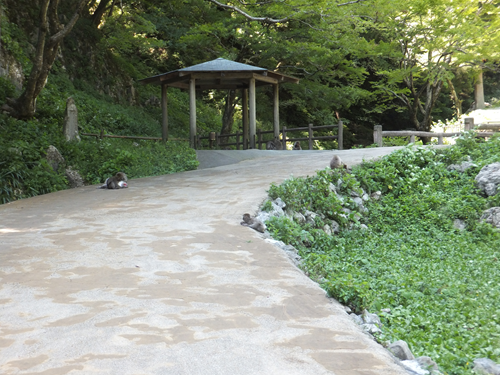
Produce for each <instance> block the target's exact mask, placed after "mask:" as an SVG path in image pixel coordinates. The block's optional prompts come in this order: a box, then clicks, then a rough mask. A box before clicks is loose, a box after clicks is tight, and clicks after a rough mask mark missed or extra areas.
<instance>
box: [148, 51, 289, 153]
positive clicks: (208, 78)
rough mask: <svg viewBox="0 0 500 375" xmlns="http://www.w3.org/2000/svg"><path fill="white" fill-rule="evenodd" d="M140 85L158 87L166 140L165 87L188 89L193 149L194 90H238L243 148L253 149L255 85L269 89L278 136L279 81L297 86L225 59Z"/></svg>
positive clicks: (281, 77) (275, 133) (151, 78)
mask: <svg viewBox="0 0 500 375" xmlns="http://www.w3.org/2000/svg"><path fill="white" fill-rule="evenodd" d="M141 82H142V83H144V84H153V85H160V86H161V87H162V90H161V97H162V99H161V102H162V112H163V115H162V138H163V140H164V141H166V140H167V139H168V104H167V88H168V87H177V88H180V89H185V90H189V129H190V130H189V139H190V144H191V146H192V147H196V139H195V138H196V90H213V89H219V90H241V91H242V107H243V108H242V112H243V143H244V146H243V148H244V149H246V148H247V147H250V148H255V144H256V143H255V142H256V109H255V108H256V105H255V89H256V87H258V86H266V85H270V86H273V99H272V100H273V124H274V125H273V128H274V136H275V137H278V136H279V89H278V85H279V84H280V83H283V82H292V83H299V80H298V79H297V78H294V77H290V76H286V75H284V74H281V73H278V72H274V71H271V70H267V69H265V68H259V67H257V66H252V65H247V64H242V63H238V62H234V61H230V60H225V59H221V58H219V59H215V60H212V61H207V62H204V63H201V64H197V65H193V66H190V67H187V68H183V69H178V70H173V71H171V72H168V73H163V74H159V75H156V76H153V77H149V78H145V79H142V80H141Z"/></svg>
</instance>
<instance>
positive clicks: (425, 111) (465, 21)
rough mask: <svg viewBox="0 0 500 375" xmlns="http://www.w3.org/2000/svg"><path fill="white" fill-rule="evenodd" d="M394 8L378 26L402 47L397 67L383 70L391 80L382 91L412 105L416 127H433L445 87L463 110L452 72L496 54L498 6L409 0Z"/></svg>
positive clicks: (499, 41)
mask: <svg viewBox="0 0 500 375" xmlns="http://www.w3.org/2000/svg"><path fill="white" fill-rule="evenodd" d="M393 6H394V12H392V13H391V14H389V15H388V16H387V17H386V18H385V19H384V20H383V22H381V23H379V24H378V25H377V26H382V27H383V28H385V31H386V32H387V31H388V32H389V37H390V39H392V40H393V41H394V42H395V45H397V48H398V49H399V51H400V57H399V59H398V64H399V69H395V70H392V71H384V72H380V74H381V75H383V76H385V77H386V78H387V79H386V82H385V87H384V89H385V90H387V92H388V93H390V94H391V95H392V96H394V97H396V98H398V99H399V100H400V102H401V103H402V104H403V105H404V106H405V107H406V108H407V109H408V111H409V114H410V119H411V121H412V124H413V126H414V127H415V128H416V129H418V130H422V131H429V130H430V127H431V124H432V111H433V109H434V106H435V104H436V101H437V99H438V97H439V95H440V93H441V91H442V89H443V87H444V85H449V86H450V90H451V92H452V98H453V100H454V101H455V107H456V108H460V101H459V98H458V96H457V95H456V93H455V90H454V87H453V82H452V80H453V77H454V75H453V72H454V71H457V69H458V68H461V67H469V68H471V69H474V68H476V69H477V68H478V67H480V66H481V65H483V64H484V61H485V60H486V59H488V58H493V59H494V58H498V47H499V46H500V32H499V31H498V30H499V27H500V8H499V7H498V5H497V4H496V3H495V1H493V0H489V1H483V2H472V1H470V0H451V1H450V0H408V1H406V2H404V3H400V4H399V3H398V2H394V3H393ZM401 84H402V86H401Z"/></svg>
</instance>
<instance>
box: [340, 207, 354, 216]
mask: <svg viewBox="0 0 500 375" xmlns="http://www.w3.org/2000/svg"><path fill="white" fill-rule="evenodd" d="M342 211H343V212H345V213H346V214H347V215H349V214H350V213H351V212H352V211H351V210H350V209H348V208H345V207H344V208H342Z"/></svg>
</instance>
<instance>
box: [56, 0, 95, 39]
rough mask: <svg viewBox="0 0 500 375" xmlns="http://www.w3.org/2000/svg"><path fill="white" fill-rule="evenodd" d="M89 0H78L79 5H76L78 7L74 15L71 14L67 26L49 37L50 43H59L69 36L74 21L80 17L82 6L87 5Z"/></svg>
mask: <svg viewBox="0 0 500 375" xmlns="http://www.w3.org/2000/svg"><path fill="white" fill-rule="evenodd" d="M88 1H89V0H80V3H79V4H78V7H77V8H76V10H75V13H74V14H73V17H72V18H71V20H70V21H69V22H68V24H67V25H66V26H65V27H64V28H63V29H62V30H60V31H59V32H58V33H56V34H54V35H52V36H51V37H50V42H51V43H59V42H60V41H61V40H63V38H64V37H65V36H66V35H68V34H69V32H70V31H71V29H72V28H73V26H75V23H76V21H78V18H79V17H80V12H81V11H82V9H83V6H84V5H85V4H87V3H88Z"/></svg>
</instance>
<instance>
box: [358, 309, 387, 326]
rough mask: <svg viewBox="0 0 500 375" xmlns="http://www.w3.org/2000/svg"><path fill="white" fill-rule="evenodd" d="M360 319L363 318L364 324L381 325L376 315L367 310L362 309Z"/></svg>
mask: <svg viewBox="0 0 500 375" xmlns="http://www.w3.org/2000/svg"><path fill="white" fill-rule="evenodd" d="M361 319H363V323H366V324H377V325H379V326H380V325H382V323H381V322H380V318H379V317H378V315H377V314H372V313H370V312H368V310H363V312H362V313H361Z"/></svg>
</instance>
